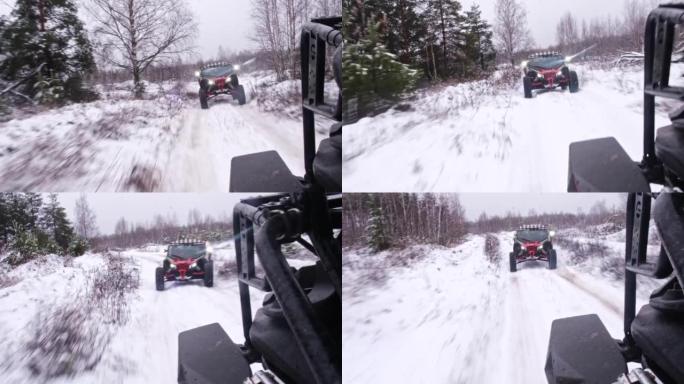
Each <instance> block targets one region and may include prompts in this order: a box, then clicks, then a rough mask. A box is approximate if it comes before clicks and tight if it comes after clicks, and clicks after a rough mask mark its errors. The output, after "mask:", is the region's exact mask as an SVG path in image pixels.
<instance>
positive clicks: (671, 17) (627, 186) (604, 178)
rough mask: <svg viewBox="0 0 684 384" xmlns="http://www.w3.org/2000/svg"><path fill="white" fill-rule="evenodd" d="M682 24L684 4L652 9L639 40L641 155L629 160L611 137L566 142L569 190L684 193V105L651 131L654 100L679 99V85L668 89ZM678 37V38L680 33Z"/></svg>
mask: <svg viewBox="0 0 684 384" xmlns="http://www.w3.org/2000/svg"><path fill="white" fill-rule="evenodd" d="M682 24H684V5H683V4H667V5H661V6H659V7H658V8H656V9H654V10H653V11H651V13H650V14H649V16H648V18H647V21H646V31H645V38H644V129H643V148H644V149H643V151H644V153H643V157H642V159H641V161H640V162H634V161H632V159H630V157H629V155H627V152H625V150H624V149H623V148H622V147H621V146H620V144H618V142H617V140H615V138H614V137H606V138H600V139H593V140H587V141H580V142H575V143H572V144H570V164H569V172H568V191H569V192H648V191H650V185H651V184H661V185H664V186H665V187H666V189H669V190H680V191H681V190H683V189H684V107H680V108H678V109H676V110H675V111H673V112H671V113H670V120H671V122H672V124H671V125H668V126H665V127H662V128H659V129H658V131H657V134H656V129H655V105H656V103H655V98H656V97H663V98H668V99H674V100H680V101H681V100H684V87H679V86H671V85H670V67H671V64H672V63H673V62H678V61H681V58H680V57H679V56H681V55H680V54H677V55H675V57H674V59H673V46H674V42H675V38H676V37H677V36H678V35H679V34H678V31H679V30H680V28H681V27H682ZM679 36H680V37H681V35H679Z"/></svg>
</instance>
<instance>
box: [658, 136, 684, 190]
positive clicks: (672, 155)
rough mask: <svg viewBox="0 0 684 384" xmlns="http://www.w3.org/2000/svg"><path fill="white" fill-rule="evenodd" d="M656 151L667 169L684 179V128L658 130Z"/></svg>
mask: <svg viewBox="0 0 684 384" xmlns="http://www.w3.org/2000/svg"><path fill="white" fill-rule="evenodd" d="M655 149H656V155H657V156H658V157H659V158H660V159H661V160H662V161H663V164H664V165H665V167H666V168H667V169H669V170H670V171H672V172H673V173H674V174H675V175H676V176H677V177H679V178H680V179H684V128H678V127H675V126H673V125H668V126H666V127H662V128H660V129H658V134H657V135H656V140H655Z"/></svg>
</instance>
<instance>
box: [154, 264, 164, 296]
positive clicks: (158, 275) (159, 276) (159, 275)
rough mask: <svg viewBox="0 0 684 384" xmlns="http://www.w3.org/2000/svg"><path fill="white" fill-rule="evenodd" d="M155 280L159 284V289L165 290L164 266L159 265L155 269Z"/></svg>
mask: <svg viewBox="0 0 684 384" xmlns="http://www.w3.org/2000/svg"><path fill="white" fill-rule="evenodd" d="M154 280H155V283H156V285H157V291H163V290H164V268H162V267H157V269H155V270H154Z"/></svg>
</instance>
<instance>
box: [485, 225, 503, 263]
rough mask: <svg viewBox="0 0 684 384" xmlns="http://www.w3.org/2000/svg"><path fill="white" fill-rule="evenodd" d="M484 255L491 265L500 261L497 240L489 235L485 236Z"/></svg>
mask: <svg viewBox="0 0 684 384" xmlns="http://www.w3.org/2000/svg"><path fill="white" fill-rule="evenodd" d="M484 253H485V256H487V260H489V262H490V263H492V264H497V263H498V262H499V260H500V259H501V254H500V252H499V238H498V237H496V236H495V235H492V234H491V233H488V234H487V235H486V236H485V245H484Z"/></svg>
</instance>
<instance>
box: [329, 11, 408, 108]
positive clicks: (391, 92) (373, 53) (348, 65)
mask: <svg viewBox="0 0 684 384" xmlns="http://www.w3.org/2000/svg"><path fill="white" fill-rule="evenodd" d="M367 31H368V35H366V36H364V37H362V38H361V39H360V40H359V41H358V42H352V43H351V44H348V45H347V46H346V52H345V55H344V57H343V68H344V72H343V80H342V82H343V84H344V92H345V100H346V101H347V102H349V101H350V100H352V99H353V100H355V101H356V103H357V106H359V107H358V109H359V111H364V108H365V109H366V110H365V111H366V112H367V111H369V110H372V109H373V108H374V107H375V105H376V104H377V103H378V102H382V101H383V100H394V99H396V98H398V97H399V95H401V93H403V92H405V91H406V90H408V89H409V88H410V87H412V86H413V84H414V82H415V79H416V71H415V70H413V69H411V68H410V67H409V66H408V65H406V64H402V63H400V62H399V61H398V60H397V56H396V55H394V54H392V53H391V52H390V51H389V50H388V49H387V48H386V47H385V46H384V44H383V41H382V38H381V33H380V23H371V24H370V25H368V26H367ZM348 105H349V104H348Z"/></svg>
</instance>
